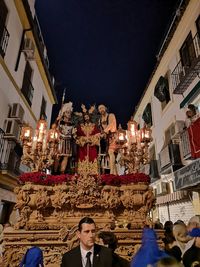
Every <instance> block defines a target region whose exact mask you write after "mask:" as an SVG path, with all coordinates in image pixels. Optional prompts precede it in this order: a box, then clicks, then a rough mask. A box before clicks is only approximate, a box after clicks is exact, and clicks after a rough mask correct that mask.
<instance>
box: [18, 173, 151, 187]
mask: <svg viewBox="0 0 200 267" xmlns="http://www.w3.org/2000/svg"><path fill="white" fill-rule="evenodd" d="M78 178H79V175H77V174H75V175H69V174H61V175H49V174H46V173H43V172H29V173H23V174H22V175H21V176H20V177H19V182H20V183H22V184H24V183H25V182H31V183H34V184H45V185H53V184H62V183H70V181H72V180H73V181H75V182H76V181H77V179H78ZM94 178H95V180H96V182H99V183H100V184H102V185H114V186H119V185H122V184H131V183H150V177H149V176H148V175H146V174H144V173H130V174H124V175H120V176H119V175H114V174H103V175H101V176H100V177H98V176H94Z"/></svg>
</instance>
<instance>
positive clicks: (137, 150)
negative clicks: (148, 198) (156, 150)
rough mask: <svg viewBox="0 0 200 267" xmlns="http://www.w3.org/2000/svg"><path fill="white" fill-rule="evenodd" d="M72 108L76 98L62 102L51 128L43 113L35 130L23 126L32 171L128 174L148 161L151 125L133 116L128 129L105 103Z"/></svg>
mask: <svg viewBox="0 0 200 267" xmlns="http://www.w3.org/2000/svg"><path fill="white" fill-rule="evenodd" d="M81 109H82V112H73V104H72V102H68V103H65V104H63V105H62V108H61V110H60V112H59V114H58V117H57V119H56V121H55V122H54V123H53V124H52V126H51V129H50V130H47V123H46V121H45V120H44V119H43V118H41V120H39V121H38V123H37V127H36V130H35V131H34V134H33V129H32V128H31V127H30V126H28V125H26V126H24V127H23V128H22V132H21V140H22V143H23V157H22V163H24V164H25V165H27V166H29V167H30V169H31V171H33V172H35V171H45V172H47V171H48V173H53V174H59V173H62V174H64V173H70V174H75V173H77V174H80V175H82V174H84V175H86V174H96V175H98V174H108V173H109V174H113V175H117V174H123V173H126V174H127V173H135V172H139V170H140V167H141V165H142V164H147V163H148V162H149V158H148V145H149V143H150V141H151V130H150V129H149V128H147V126H146V125H144V127H143V128H141V129H140V130H138V124H137V123H136V122H135V121H134V120H133V119H132V118H131V120H130V121H129V122H128V129H127V130H126V131H125V130H123V129H122V128H121V126H120V125H119V128H118V129H117V122H116V117H115V115H114V114H113V113H108V111H107V108H106V106H105V105H103V104H101V105H99V106H98V109H97V108H96V107H95V106H90V107H89V108H88V109H87V108H86V106H85V105H83V104H82V105H81Z"/></svg>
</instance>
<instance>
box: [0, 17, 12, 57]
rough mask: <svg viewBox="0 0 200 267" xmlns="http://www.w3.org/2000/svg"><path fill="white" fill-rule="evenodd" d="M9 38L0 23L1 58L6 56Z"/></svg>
mask: <svg viewBox="0 0 200 267" xmlns="http://www.w3.org/2000/svg"><path fill="white" fill-rule="evenodd" d="M9 37H10V34H9V32H8V30H7V29H6V27H5V26H4V25H3V24H1V21H0V55H1V56H2V57H3V58H4V56H5V54H6V49H7V46H8V40H9Z"/></svg>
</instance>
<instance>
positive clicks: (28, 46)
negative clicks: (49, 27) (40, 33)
mask: <svg viewBox="0 0 200 267" xmlns="http://www.w3.org/2000/svg"><path fill="white" fill-rule="evenodd" d="M22 51H23V52H24V53H25V56H26V60H34V59H35V57H34V55H35V45H34V43H33V41H32V40H31V39H30V38H26V39H25V40H24V46H23V49H22Z"/></svg>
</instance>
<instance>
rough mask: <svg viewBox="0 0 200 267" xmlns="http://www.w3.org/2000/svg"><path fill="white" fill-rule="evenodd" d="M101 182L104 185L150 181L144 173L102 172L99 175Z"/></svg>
mask: <svg viewBox="0 0 200 267" xmlns="http://www.w3.org/2000/svg"><path fill="white" fill-rule="evenodd" d="M101 183H102V184H104V185H123V184H132V183H150V177H149V175H146V174H144V173H130V174H124V175H113V174H104V175H101Z"/></svg>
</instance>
